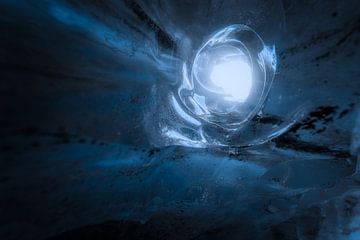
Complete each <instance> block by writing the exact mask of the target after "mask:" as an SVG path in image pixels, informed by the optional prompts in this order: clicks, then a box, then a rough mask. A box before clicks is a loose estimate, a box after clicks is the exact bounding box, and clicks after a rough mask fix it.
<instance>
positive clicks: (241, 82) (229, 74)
mask: <svg viewBox="0 0 360 240" xmlns="http://www.w3.org/2000/svg"><path fill="white" fill-rule="evenodd" d="M210 80H211V81H212V82H213V83H214V84H215V85H216V86H217V87H220V88H221V89H222V90H223V92H224V94H225V95H226V98H227V99H228V100H230V101H238V102H245V100H246V99H247V98H248V97H249V95H250V91H251V88H252V81H253V80H252V72H251V67H250V65H249V64H248V63H247V62H246V61H244V60H242V59H236V60H231V61H228V62H225V63H221V64H218V65H215V66H214V67H213V69H212V71H211V74H210Z"/></svg>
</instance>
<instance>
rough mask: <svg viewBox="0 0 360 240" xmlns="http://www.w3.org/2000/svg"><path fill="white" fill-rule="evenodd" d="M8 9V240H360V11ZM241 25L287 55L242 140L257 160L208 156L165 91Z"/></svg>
mask: <svg viewBox="0 0 360 240" xmlns="http://www.w3.org/2000/svg"><path fill="white" fill-rule="evenodd" d="M0 11H1V12H0V13H1V14H0V26H1V31H2V34H1V37H0V45H1V46H0V66H1V81H0V112H1V114H0V124H1V129H0V144H1V145H0V147H1V152H0V195H1V196H0V239H25V240H26V239H47V238H52V239H224V240H226V239H301V240H302V239H336V240H338V239H340V240H342V239H360V230H359V229H360V192H359V189H360V188H359V185H360V175H359V172H358V170H359V169H360V167H359V163H358V157H359V152H360V140H359V139H360V133H359V132H360V127H359V126H360V117H359V112H358V108H359V98H360V81H359V76H360V70H359V68H358V63H359V61H360V59H359V56H360V55H359V52H358V45H359V40H360V35H359V29H360V19H359V17H358V12H359V11H360V5H359V3H358V2H357V1H355V0H354V1H352V0H349V1H332V2H331V3H328V2H327V3H325V2H324V1H220V0H219V1H215V0H212V1H196V2H195V3H194V1H190V0H184V1H175V0H174V1H162V0H158V1H146V0H142V1H134V0H124V1H111V0H109V1H95V0H93V1H91V0H88V1H72V0H67V1H60V0H53V1H41V2H40V1H30V0H28V1H26V0H16V1H14V0H3V1H1V2H0ZM231 24H245V25H247V26H250V27H251V28H252V29H254V30H255V31H256V32H257V33H258V34H259V35H260V36H261V38H262V39H263V41H264V44H265V45H266V46H270V47H272V46H275V48H269V49H274V50H276V51H275V53H276V60H277V61H276V73H275V76H274V82H273V84H272V87H271V89H270V91H269V96H268V98H267V100H266V101H265V102H264V105H263V106H262V108H261V109H259V112H257V113H256V114H255V115H254V116H253V118H251V120H249V121H248V122H247V127H246V128H244V129H243V132H242V133H241V136H240V137H241V138H239V141H240V139H242V140H241V141H244V142H247V143H250V144H247V146H250V145H251V147H241V148H239V147H229V146H225V147H224V146H221V144H214V145H216V146H212V147H211V148H204V145H202V144H201V143H202V142H201V141H202V139H201V138H198V137H197V136H198V134H199V133H198V132H197V131H194V130H193V129H194V128H181V129H180V131H173V130H174V129H171V128H170V127H171V126H172V125H171V124H173V126H179V125H178V123H179V124H180V125H181V124H182V123H183V122H182V121H184V122H187V124H188V122H190V123H191V124H193V125H194V126H196V125H197V124H199V123H198V122H197V121H198V120H197V119H195V120H194V119H190V120H189V118H186V117H185V119H184V118H183V117H181V116H186V115H184V114H182V113H183V112H182V111H184V109H183V106H182V105H181V101H178V99H175V100H174V99H173V98H171V97H170V98H165V97H164V95H162V94H159V92H160V93H169V92H173V91H174V89H177V88H176V87H177V84H178V83H179V79H182V77H183V70H184V68H183V66H184V63H185V64H191V61H192V60H193V59H194V56H195V54H196V52H197V50H198V49H199V47H201V46H202V45H203V44H204V42H206V41H207V40H208V39H209V37H210V36H211V34H213V33H214V32H216V31H219V30H220V29H224V28H225V27H227V26H229V25H231ZM269 52H271V53H274V51H269ZM271 57H273V56H271ZM188 61H190V63H188ZM179 103H180V105H176V104H179ZM169 106H172V107H169ZM179 113H180V114H179ZM169 119H170V121H169ZM163 120H166V121H163ZM160 123H162V124H165V126H166V127H168V128H160V129H162V130H164V129H165V132H166V133H167V134H170V135H169V136H170V137H172V138H170V140H171V139H174V137H176V138H177V139H178V140H179V139H180V141H176V142H172V141H168V139H166V138H164V136H163V135H158V133H160V132H159V131H158V130H159V128H158V124H160ZM186 126H188V125H186ZM195 129H196V128H195ZM279 129H280V130H279ZM192 131H193V132H192ZM216 131H217V129H215V130H214V129H212V128H207V129H205V132H206V133H207V134H208V135H209V136H211V137H212V139H220V138H221V136H225V135H219V134H218V132H216ZM179 133H186V134H187V136H191V137H190V140H191V141H189V138H188V139H184V138H183V135H179ZM214 136H216V138H214ZM181 140H183V141H181ZM259 141H260V142H259ZM255 143H256V144H258V143H263V144H260V145H256V144H255ZM174 144H176V145H180V146H174ZM219 145H220V146H219ZM253 145H256V146H253Z"/></svg>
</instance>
